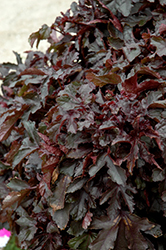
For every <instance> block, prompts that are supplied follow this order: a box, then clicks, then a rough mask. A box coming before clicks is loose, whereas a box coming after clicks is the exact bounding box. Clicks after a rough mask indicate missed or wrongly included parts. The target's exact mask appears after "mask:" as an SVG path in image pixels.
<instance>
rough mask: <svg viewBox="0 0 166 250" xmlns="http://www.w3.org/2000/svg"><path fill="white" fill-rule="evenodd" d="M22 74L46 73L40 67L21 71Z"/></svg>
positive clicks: (42, 74)
mask: <svg viewBox="0 0 166 250" xmlns="http://www.w3.org/2000/svg"><path fill="white" fill-rule="evenodd" d="M22 75H41V76H44V75H46V74H45V73H44V72H43V71H42V70H40V69H37V68H28V69H25V70H24V71H22V72H21V73H20V76H22Z"/></svg>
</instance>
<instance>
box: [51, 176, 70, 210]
mask: <svg viewBox="0 0 166 250" xmlns="http://www.w3.org/2000/svg"><path fill="white" fill-rule="evenodd" d="M70 182H71V177H69V176H64V177H63V178H62V179H61V180H60V181H59V182H58V185H57V187H56V189H55V191H54V193H53V196H52V197H51V198H50V206H51V207H52V209H53V211H54V212H55V211H57V210H59V209H63V208H64V203H65V195H66V189H67V187H68V185H69V184H70Z"/></svg>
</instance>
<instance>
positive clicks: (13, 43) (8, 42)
mask: <svg viewBox="0 0 166 250" xmlns="http://www.w3.org/2000/svg"><path fill="white" fill-rule="evenodd" d="M73 1H74V0H39V1H35V0H0V63H2V62H8V61H10V62H15V56H14V54H13V52H12V51H16V52H18V53H19V54H21V56H22V57H23V58H25V56H26V55H25V54H24V53H23V52H24V51H26V50H30V49H31V48H30V45H29V43H28V37H29V35H30V34H31V33H32V32H35V31H37V30H38V29H39V28H40V27H41V26H42V25H43V24H47V25H51V24H52V23H53V22H54V20H55V18H56V17H57V16H59V15H60V12H61V11H62V12H66V10H67V9H69V8H70V4H71V3H72V2H73ZM75 1H76V0H75ZM45 48H47V45H46V42H45V41H42V42H41V44H40V45H39V50H44V49H45ZM35 49H36V48H35V47H34V48H33V50H35Z"/></svg>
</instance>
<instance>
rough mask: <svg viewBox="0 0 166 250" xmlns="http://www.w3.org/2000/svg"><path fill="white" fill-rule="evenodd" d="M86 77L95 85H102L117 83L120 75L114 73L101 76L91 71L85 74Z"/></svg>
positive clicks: (119, 80)
mask: <svg viewBox="0 0 166 250" xmlns="http://www.w3.org/2000/svg"><path fill="white" fill-rule="evenodd" d="M86 78H87V79H88V80H89V81H90V82H93V83H94V84H95V85H96V86H99V87H103V86H104V85H106V84H113V85H117V84H118V83H120V82H121V77H120V76H119V75H117V74H115V73H110V74H106V75H103V76H98V75H96V74H94V73H92V72H89V73H88V74H87V75H86Z"/></svg>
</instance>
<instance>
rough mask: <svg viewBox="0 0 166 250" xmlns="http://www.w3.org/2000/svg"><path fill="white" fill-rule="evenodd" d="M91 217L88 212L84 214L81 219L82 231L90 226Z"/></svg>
mask: <svg viewBox="0 0 166 250" xmlns="http://www.w3.org/2000/svg"><path fill="white" fill-rule="evenodd" d="M92 216H93V214H92V213H90V212H89V211H88V212H87V213H86V215H85V217H84V219H83V222H82V227H83V228H84V229H87V228H88V226H89V225H90V223H91V221H92Z"/></svg>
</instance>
